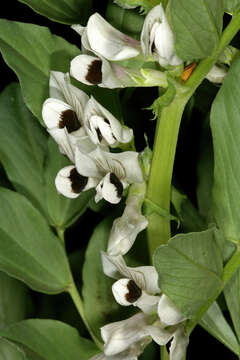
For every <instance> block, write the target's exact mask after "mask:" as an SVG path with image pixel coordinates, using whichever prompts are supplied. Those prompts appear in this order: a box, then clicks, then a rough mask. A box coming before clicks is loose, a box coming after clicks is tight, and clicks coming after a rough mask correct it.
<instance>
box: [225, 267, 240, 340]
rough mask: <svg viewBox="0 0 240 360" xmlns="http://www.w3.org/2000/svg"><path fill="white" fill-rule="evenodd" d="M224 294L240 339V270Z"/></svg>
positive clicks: (229, 282)
mask: <svg viewBox="0 0 240 360" xmlns="http://www.w3.org/2000/svg"><path fill="white" fill-rule="evenodd" d="M224 296H225V299H226V302H227V306H228V310H229V312H230V315H231V319H232V322H233V325H234V329H235V332H236V334H237V337H238V341H240V270H237V271H236V272H235V274H234V275H233V277H232V278H231V279H230V280H229V281H228V283H227V285H226V286H225V288H224Z"/></svg>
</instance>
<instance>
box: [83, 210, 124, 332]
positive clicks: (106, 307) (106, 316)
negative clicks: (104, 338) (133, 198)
mask: <svg viewBox="0 0 240 360" xmlns="http://www.w3.org/2000/svg"><path fill="white" fill-rule="evenodd" d="M112 223H113V218H112V217H111V218H106V219H105V220H104V221H102V222H101V223H100V224H99V225H98V226H97V227H96V228H95V230H94V232H93V235H92V237H91V239H90V242H89V245H88V248H87V251H86V256H85V263H84V266H83V300H84V311H85V316H86V318H87V321H88V323H89V325H90V327H91V328H92V330H94V331H95V332H96V333H95V335H96V336H97V337H99V338H100V339H101V336H100V327H101V326H104V325H106V324H107V323H110V322H113V321H119V320H122V319H125V318H127V317H128V316H129V310H128V309H126V308H125V309H124V308H123V307H122V306H120V305H119V304H118V303H117V302H116V301H115V299H114V297H113V295H112V290H111V288H112V284H113V282H114V280H113V279H110V278H109V277H107V276H106V275H105V274H104V273H103V270H102V261H101V253H100V251H101V250H102V251H106V248H107V242H108V237H109V232H110V230H111V227H112ZM93 309H94V311H93ZM130 311H131V309H130Z"/></svg>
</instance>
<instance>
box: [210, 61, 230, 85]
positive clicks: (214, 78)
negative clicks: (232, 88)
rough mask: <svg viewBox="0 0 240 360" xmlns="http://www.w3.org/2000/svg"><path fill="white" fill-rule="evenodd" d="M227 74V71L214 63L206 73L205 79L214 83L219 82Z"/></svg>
mask: <svg viewBox="0 0 240 360" xmlns="http://www.w3.org/2000/svg"><path fill="white" fill-rule="evenodd" d="M226 75H227V71H226V70H225V69H223V68H222V67H220V66H217V65H214V66H213V67H212V68H211V70H210V71H209V73H208V74H207V75H206V79H207V80H208V81H211V82H213V83H215V84H221V83H222V82H223V80H224V78H225V76H226Z"/></svg>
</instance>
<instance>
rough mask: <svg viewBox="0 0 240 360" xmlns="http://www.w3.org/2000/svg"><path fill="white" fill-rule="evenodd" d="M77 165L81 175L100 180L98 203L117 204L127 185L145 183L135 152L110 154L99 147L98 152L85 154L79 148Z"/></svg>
mask: <svg viewBox="0 0 240 360" xmlns="http://www.w3.org/2000/svg"><path fill="white" fill-rule="evenodd" d="M75 164H76V168H77V171H78V173H79V174H81V175H83V176H86V177H93V178H95V179H98V185H97V187H96V192H97V194H96V197H95V201H96V202H98V201H99V200H101V199H102V198H104V199H105V200H107V201H109V202H111V203H113V204H116V203H118V202H119V201H120V200H121V196H122V193H123V189H124V188H125V187H126V186H127V185H129V184H132V183H135V182H137V183H138V182H139V183H141V182H142V181H143V178H142V172H141V168H140V166H139V163H138V153H136V152H133V151H125V152H122V153H110V152H107V151H104V150H102V149H101V148H100V147H99V146H98V147H97V148H96V150H93V151H92V152H90V153H84V152H83V151H81V149H79V148H77V149H76V153H75Z"/></svg>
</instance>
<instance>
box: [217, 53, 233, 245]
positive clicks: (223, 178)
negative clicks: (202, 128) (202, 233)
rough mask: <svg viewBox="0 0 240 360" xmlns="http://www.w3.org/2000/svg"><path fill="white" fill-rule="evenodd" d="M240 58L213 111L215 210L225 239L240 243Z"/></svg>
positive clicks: (228, 77) (225, 81)
mask: <svg viewBox="0 0 240 360" xmlns="http://www.w3.org/2000/svg"><path fill="white" fill-rule="evenodd" d="M239 82H240V58H238V59H236V61H235V62H234V63H233V65H232V67H231V68H230V70H229V73H228V75H227V77H226V78H225V80H224V84H223V86H222V87H221V89H220V91H219V92H218V94H217V96H216V98H215V101H214V103H213V105H212V110H211V130H212V136H213V147H214V185H213V211H214V216H215V218H216V221H217V224H218V227H219V228H220V229H222V231H223V232H224V234H225V236H226V238H227V239H228V240H232V241H234V242H237V241H239V240H240V162H239V153H240V140H239V132H240V122H239V114H240V102H239V97H240V88H239Z"/></svg>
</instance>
